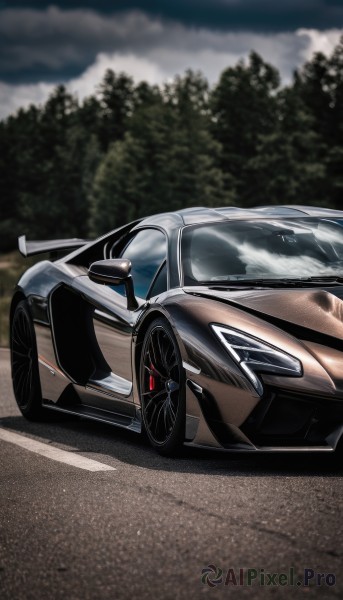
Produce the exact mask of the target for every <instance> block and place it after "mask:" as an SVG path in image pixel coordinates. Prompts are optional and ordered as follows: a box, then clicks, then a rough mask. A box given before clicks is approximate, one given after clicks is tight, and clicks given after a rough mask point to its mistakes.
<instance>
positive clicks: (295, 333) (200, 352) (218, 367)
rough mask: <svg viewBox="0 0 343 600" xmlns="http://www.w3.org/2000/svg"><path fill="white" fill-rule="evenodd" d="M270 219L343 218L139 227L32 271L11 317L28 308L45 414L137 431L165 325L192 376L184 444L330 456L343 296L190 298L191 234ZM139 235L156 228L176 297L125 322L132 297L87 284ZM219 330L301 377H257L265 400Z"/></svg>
mask: <svg viewBox="0 0 343 600" xmlns="http://www.w3.org/2000/svg"><path fill="white" fill-rule="evenodd" d="M268 210H269V212H268ZM270 214H271V215H272V216H273V218H275V219H277V218H279V219H282V218H285V217H289V216H292V219H293V218H296V216H297V215H298V216H299V217H304V216H306V215H308V214H309V215H311V216H316V215H318V216H324V215H325V216H328V215H329V216H339V217H340V218H343V212H339V211H331V212H330V211H327V210H325V209H315V208H309V207H290V208H287V207H285V208H283V207H279V208H276V207H271V208H270V209H267V208H262V209H258V210H256V211H254V210H250V211H244V210H239V209H236V210H234V209H231V208H228V209H226V210H224V209H223V210H222V212H220V211H216V210H214V209H204V208H199V209H189V210H185V211H180V212H179V213H169V214H168V213H167V214H165V215H156V216H153V217H150V218H147V219H144V220H142V221H141V222H138V223H137V222H136V223H133V224H132V225H131V226H130V225H129V226H125V227H124V228H122V229H120V230H118V232H111V233H110V234H108V235H106V236H104V237H103V238H100V239H99V240H96V241H95V242H92V243H88V244H85V246H83V247H82V248H81V249H77V250H75V251H74V252H73V253H71V254H69V255H68V256H66V257H64V258H62V259H59V260H57V261H55V262H50V261H43V262H41V263H38V264H37V265H35V266H34V267H32V268H31V269H29V270H28V271H27V272H26V273H25V274H24V275H23V277H22V278H21V279H20V281H19V282H18V285H17V288H16V291H15V294H14V298H13V302H12V309H11V314H12V315H13V312H14V308H15V306H16V303H17V302H18V301H19V300H20V299H22V298H26V299H27V300H28V303H29V307H30V311H31V315H32V318H33V322H34V327H35V332H36V338H37V348H38V356H39V372H40V377H41V387H42V395H43V399H44V404H45V405H46V406H47V407H49V408H51V409H53V410H57V409H58V410H62V411H67V412H72V413H75V414H81V415H83V416H85V417H88V418H92V419H97V420H100V421H105V422H109V423H114V424H116V425H119V426H122V427H126V428H129V429H133V430H135V431H140V429H141V415H140V395H139V389H138V388H139V384H138V373H139V358H140V351H141V347H142V342H143V339H144V334H145V331H146V330H147V328H148V326H149V324H150V323H151V322H152V321H153V320H154V319H155V318H156V317H158V316H163V317H165V318H166V319H167V320H168V321H169V323H170V324H171V326H172V328H173V331H174V334H175V336H176V340H177V342H178V345H179V349H180V353H181V357H182V361H183V367H184V369H185V372H186V430H185V441H186V443H188V444H191V445H195V446H204V447H215V448H220V449H230V450H254V451H272V450H274V451H283V450H288V451H290V450H292V451H294V450H296V451H306V450H321V451H330V450H334V449H335V448H336V446H337V444H338V442H339V440H340V438H341V436H342V430H343V375H342V368H341V365H342V362H343V346H342V342H341V340H342V337H343V319H342V317H343V304H342V299H343V286H332V287H330V286H329V287H327V288H324V287H323V288H318V287H316V288H313V287H312V288H311V287H310V288H308V289H307V288H300V289H298V288H296V289H266V288H265V287H264V288H260V289H259V288H258V286H255V287H251V286H247V287H246V289H242V288H241V289H232V290H221V289H210V288H209V287H208V286H197V287H193V286H192V287H183V286H182V265H181V264H180V236H181V231H182V229H183V228H184V227H185V226H189V225H191V224H194V223H203V222H209V223H212V222H216V221H220V220H225V219H228V218H229V219H244V218H247V217H249V218H256V219H258V218H266V217H267V216H269V215H270ZM143 227H144V228H147V227H148V228H158V229H160V230H162V231H164V233H165V234H166V236H167V238H168V282H169V286H168V287H169V289H168V291H167V292H165V293H163V294H161V295H160V296H157V297H154V298H151V299H148V300H147V301H143V300H138V303H139V306H138V308H137V309H136V310H128V308H127V302H126V299H125V297H123V296H121V295H120V294H118V293H116V292H115V291H114V289H111V288H110V287H107V286H104V285H99V284H97V283H95V282H94V281H91V279H90V278H89V277H88V275H87V272H88V266H89V264H90V262H91V261H92V260H96V259H103V258H104V257H105V256H104V254H105V255H106V252H108V247H107V245H108V244H113V243H114V242H115V241H117V240H118V239H120V238H121V236H122V235H127V234H128V233H129V232H130V231H137V230H139V229H140V228H143ZM218 287H219V288H220V286H218ZM213 323H215V324H220V325H224V326H225V325H227V326H228V327H234V328H235V329H237V330H240V331H244V332H246V333H247V334H249V335H251V336H253V337H256V338H259V339H261V340H263V341H264V342H266V343H268V344H270V345H272V346H275V347H277V348H280V349H282V350H283V351H285V352H287V353H288V354H290V355H291V356H293V357H295V358H297V359H298V360H299V361H300V362H301V364H302V368H303V373H302V376H301V377H289V376H280V375H274V374H270V373H268V374H267V373H266V374H261V375H260V379H261V381H262V383H263V387H264V393H263V395H262V397H261V396H260V395H259V394H258V393H257V391H256V390H255V388H254V387H253V385H252V384H251V382H250V381H249V380H248V379H247V377H246V376H245V374H244V372H243V371H242V370H241V369H240V367H239V366H238V365H237V363H236V362H235V361H234V360H233V359H232V358H231V356H230V355H229V354H228V352H227V351H226V349H225V347H224V346H223V345H222V344H220V343H219V341H218V338H217V337H216V336H215V334H214V332H213V330H212V328H211V326H210V325H211V324H213Z"/></svg>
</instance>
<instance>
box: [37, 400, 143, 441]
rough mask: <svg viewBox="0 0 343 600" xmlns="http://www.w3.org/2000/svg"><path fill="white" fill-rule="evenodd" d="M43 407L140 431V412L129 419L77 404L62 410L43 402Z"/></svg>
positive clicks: (50, 403)
mask: <svg viewBox="0 0 343 600" xmlns="http://www.w3.org/2000/svg"><path fill="white" fill-rule="evenodd" d="M43 406H44V408H48V409H49V410H54V411H56V412H60V413H65V414H69V415H74V416H78V417H84V418H85V419H90V420H92V421H99V422H101V423H107V424H108V425H115V426H116V427H122V428H123V429H129V430H130V431H135V432H136V433H141V430H142V422H141V414H140V410H136V414H135V416H134V417H130V416H125V415H119V414H117V413H112V412H110V411H107V410H102V409H100V408H96V407H93V406H85V405H82V404H77V405H75V406H71V407H68V408H65V407H63V408H62V407H61V406H56V404H53V403H52V402H43Z"/></svg>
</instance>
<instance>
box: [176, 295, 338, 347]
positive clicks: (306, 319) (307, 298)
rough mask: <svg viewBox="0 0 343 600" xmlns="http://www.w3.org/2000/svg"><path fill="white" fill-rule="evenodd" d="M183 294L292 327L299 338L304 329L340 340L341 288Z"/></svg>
mask: <svg viewBox="0 0 343 600" xmlns="http://www.w3.org/2000/svg"><path fill="white" fill-rule="evenodd" d="M184 291H185V292H186V293H188V294H194V295H197V296H202V297H205V298H211V299H213V300H217V301H219V302H224V303H227V304H229V305H231V306H236V307H237V308H242V309H244V310H246V311H247V312H250V313H252V314H256V315H257V316H259V317H261V318H264V319H265V320H266V321H269V322H272V323H274V324H276V325H279V326H281V327H283V328H284V329H289V327H287V324H291V325H295V326H297V328H298V329H299V335H301V330H302V329H303V330H311V331H312V332H318V333H319V334H323V335H327V336H330V337H335V338H339V339H343V286H337V287H330V288H327V289H325V288H320V289H318V288H315V289H304V288H301V289H280V288H279V289H266V288H263V289H262V288H257V289H256V288H253V289H251V288H249V289H244V290H242V289H239V288H238V289H234V290H233V289H230V290H218V289H211V288H208V287H187V288H184ZM314 341H315V340H314ZM318 341H319V340H318Z"/></svg>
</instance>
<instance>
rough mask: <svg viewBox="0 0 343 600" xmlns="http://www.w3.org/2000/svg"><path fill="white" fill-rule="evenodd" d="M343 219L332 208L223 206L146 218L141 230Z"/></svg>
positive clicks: (198, 207)
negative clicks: (229, 222)
mask: <svg viewBox="0 0 343 600" xmlns="http://www.w3.org/2000/svg"><path fill="white" fill-rule="evenodd" d="M304 216H309V217H326V218H330V217H336V218H337V217H341V218H343V211H341V210H334V209H331V208H323V207H317V206H303V205H288V206H287V205H282V206H257V207H255V208H240V207H238V206H223V207H220V208H207V207H205V206H196V207H193V208H185V209H182V210H178V211H175V212H166V213H160V214H157V215H153V216H151V217H146V218H145V219H142V221H140V223H139V225H137V228H141V227H146V226H149V225H158V226H161V227H164V228H165V229H167V230H168V229H174V228H179V227H183V226H185V225H196V224H201V223H209V222H215V221H227V220H231V219H232V220H234V219H242V218H249V219H261V218H267V217H273V218H278V217H279V218H282V217H284V218H285V217H292V218H294V217H304Z"/></svg>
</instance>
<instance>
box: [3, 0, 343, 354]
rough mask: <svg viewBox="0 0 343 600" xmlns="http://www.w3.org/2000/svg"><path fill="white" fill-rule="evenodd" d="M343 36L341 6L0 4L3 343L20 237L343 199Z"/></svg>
mask: <svg viewBox="0 0 343 600" xmlns="http://www.w3.org/2000/svg"><path fill="white" fill-rule="evenodd" d="M342 33H343V3H342V1H341V0H278V1H277V2H275V0H173V1H168V0H155V1H154V0H141V1H134V0H132V1H131V0H125V1H124V0H122V1H121V0H119V1H116V2H110V1H106V0H98V2H86V1H82V0H80V1H78V0H68V1H64V2H54V5H53V6H52V5H50V3H49V2H45V1H36V2H35V1H30V0H27V1H25V0H22V1H11V2H0V119H1V121H0V182H1V194H0V252H1V253H2V254H1V255H0V302H1V304H0V345H1V344H5V343H6V340H7V323H6V320H7V310H8V301H9V300H8V299H9V296H10V293H11V291H10V290H11V288H12V285H13V284H14V281H15V280H16V278H17V276H18V274H19V273H20V271H21V270H22V268H23V266H22V263H21V262H20V260H19V258H18V255H17V253H15V252H13V250H14V248H15V247H16V239H17V237H18V235H21V234H23V233H26V235H27V237H28V238H36V239H44V238H54V237H73V236H78V237H83V236H85V237H93V236H96V235H98V234H101V233H104V232H105V231H108V230H109V229H111V228H114V227H116V226H119V225H121V224H122V223H125V222H126V221H128V220H132V219H135V218H136V217H139V216H142V215H147V214H150V213H153V212H157V211H165V210H174V209H177V208H179V207H187V206H195V205H209V206H222V205H228V204H233V205H239V206H247V207H250V206H254V205H258V204H278V203H283V204H287V203H298V204H318V205H324V206H328V207H333V208H341V207H342V208H343V203H342V199H343V38H342V37H341V36H342ZM25 266H26V265H25ZM1 314H2V315H3V316H2V317H1Z"/></svg>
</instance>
